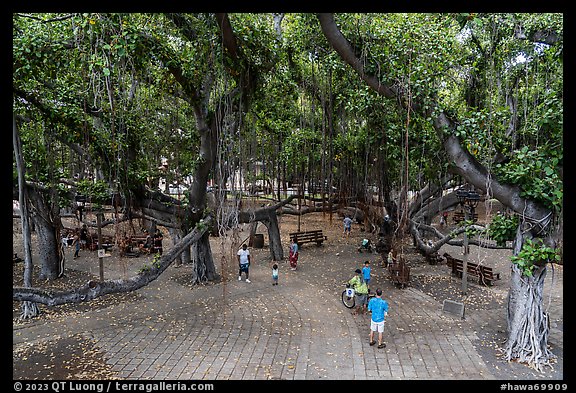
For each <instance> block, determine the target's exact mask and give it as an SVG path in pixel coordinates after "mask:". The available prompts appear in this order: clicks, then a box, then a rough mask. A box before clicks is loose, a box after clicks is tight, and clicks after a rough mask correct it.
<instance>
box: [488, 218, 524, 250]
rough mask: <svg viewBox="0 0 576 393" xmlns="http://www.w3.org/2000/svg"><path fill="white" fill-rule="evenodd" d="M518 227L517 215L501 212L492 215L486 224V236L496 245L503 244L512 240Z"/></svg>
mask: <svg viewBox="0 0 576 393" xmlns="http://www.w3.org/2000/svg"><path fill="white" fill-rule="evenodd" d="M517 228H518V216H516V215H507V214H504V213H502V212H499V213H498V214H496V215H494V216H493V217H492V221H491V222H490V224H488V236H489V237H490V238H491V239H492V240H494V241H495V242H496V244H497V245H498V246H505V245H506V242H507V241H509V240H514V236H515V235H516V229H517Z"/></svg>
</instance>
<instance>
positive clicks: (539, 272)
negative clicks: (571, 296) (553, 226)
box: [505, 264, 556, 371]
mask: <svg viewBox="0 0 576 393" xmlns="http://www.w3.org/2000/svg"><path fill="white" fill-rule="evenodd" d="M546 270H547V269H546V265H544V266H538V267H537V268H536V269H534V272H533V275H532V277H526V276H523V275H522V272H521V271H520V269H518V267H517V266H516V265H515V264H512V268H511V278H510V291H509V293H508V304H507V310H506V311H507V322H508V339H507V342H506V349H505V356H506V360H508V361H511V360H517V361H519V362H521V363H526V364H528V365H529V366H530V367H532V368H534V369H536V370H538V371H543V367H544V366H549V365H550V360H551V359H553V358H555V357H556V356H555V355H554V354H553V353H552V352H551V351H550V350H549V349H548V335H549V332H550V325H549V320H548V314H547V313H546V312H545V311H544V308H543V306H542V305H543V291H544V278H545V277H546Z"/></svg>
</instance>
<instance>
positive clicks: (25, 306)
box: [18, 301, 40, 320]
mask: <svg viewBox="0 0 576 393" xmlns="http://www.w3.org/2000/svg"><path fill="white" fill-rule="evenodd" d="M39 314H40V308H39V307H38V305H37V304H36V303H34V302H29V301H24V302H22V308H21V311H20V317H19V318H18V319H19V320H24V319H31V318H34V317H37V316H38V315H39Z"/></svg>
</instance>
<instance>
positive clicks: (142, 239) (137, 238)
mask: <svg viewBox="0 0 576 393" xmlns="http://www.w3.org/2000/svg"><path fill="white" fill-rule="evenodd" d="M147 237H148V236H147V235H131V236H130V238H129V244H130V247H131V248H132V247H136V248H138V249H139V250H140V251H143V252H145V253H147V254H150V253H152V251H153V250H154V244H153V239H152V237H150V244H149V245H150V247H148V248H145V247H144V245H145V244H146V239H147ZM140 244H142V247H140Z"/></svg>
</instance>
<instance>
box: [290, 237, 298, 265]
mask: <svg viewBox="0 0 576 393" xmlns="http://www.w3.org/2000/svg"><path fill="white" fill-rule="evenodd" d="M288 255H289V257H288V259H289V261H290V270H296V265H298V243H296V242H295V241H294V238H292V239H290V251H289V252H288Z"/></svg>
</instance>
